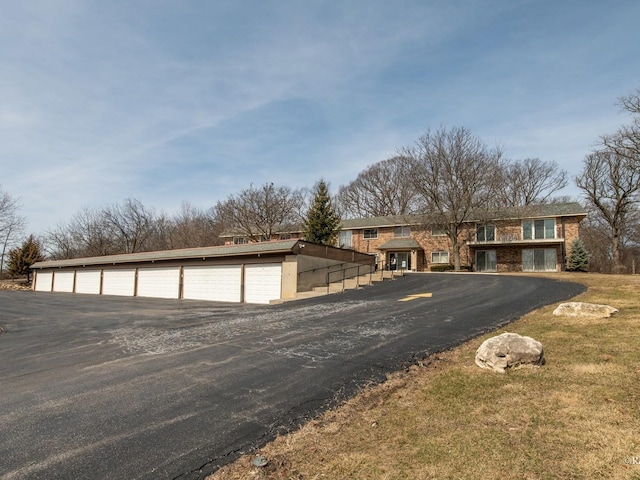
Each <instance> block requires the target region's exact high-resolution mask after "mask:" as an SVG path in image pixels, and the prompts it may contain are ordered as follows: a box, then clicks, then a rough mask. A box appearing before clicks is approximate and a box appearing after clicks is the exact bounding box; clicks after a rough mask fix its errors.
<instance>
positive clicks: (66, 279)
mask: <svg viewBox="0 0 640 480" xmlns="http://www.w3.org/2000/svg"><path fill="white" fill-rule="evenodd" d="M74 275H75V272H73V271H71V272H55V273H54V274H53V291H54V292H73V277H74Z"/></svg>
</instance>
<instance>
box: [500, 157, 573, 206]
mask: <svg viewBox="0 0 640 480" xmlns="http://www.w3.org/2000/svg"><path fill="white" fill-rule="evenodd" d="M499 172H500V178H499V181H500V183H501V188H498V189H496V196H495V200H496V207H521V206H527V205H533V204H540V203H544V202H546V201H548V200H549V198H551V196H552V195H553V194H554V193H556V192H557V191H559V190H562V189H563V188H564V187H566V186H567V177H568V174H567V172H566V171H565V170H562V169H561V168H560V167H559V166H558V164H557V163H555V162H544V161H542V160H540V159H539V158H525V159H524V160H515V161H508V162H504V163H503V164H502V168H501V169H500V170H499Z"/></svg>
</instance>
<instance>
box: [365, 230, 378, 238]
mask: <svg viewBox="0 0 640 480" xmlns="http://www.w3.org/2000/svg"><path fill="white" fill-rule="evenodd" d="M363 236H364V239H365V240H371V239H373V238H378V229H377V228H366V229H365V230H364V232H363Z"/></svg>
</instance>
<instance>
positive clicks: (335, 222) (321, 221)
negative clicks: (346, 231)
mask: <svg viewBox="0 0 640 480" xmlns="http://www.w3.org/2000/svg"><path fill="white" fill-rule="evenodd" d="M303 227H304V238H305V240H307V241H309V242H313V243H319V244H321V245H334V244H335V241H336V237H337V236H338V230H340V216H339V215H338V214H337V212H336V211H335V208H334V205H333V202H332V201H331V196H330V195H329V186H328V185H327V183H326V182H325V181H324V180H322V179H321V180H320V181H319V182H318V183H316V185H315V186H314V188H313V203H312V205H311V207H310V208H309V211H308V212H307V216H306V218H305V219H304V224H303Z"/></svg>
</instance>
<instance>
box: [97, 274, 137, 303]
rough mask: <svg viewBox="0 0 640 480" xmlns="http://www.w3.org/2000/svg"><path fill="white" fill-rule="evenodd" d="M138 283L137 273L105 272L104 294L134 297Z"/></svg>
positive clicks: (103, 276)
mask: <svg viewBox="0 0 640 480" xmlns="http://www.w3.org/2000/svg"><path fill="white" fill-rule="evenodd" d="M135 281H136V271H135V270H134V269H127V270H105V271H104V273H103V275H102V293H103V294H104V295H122V296H126V297H133V287H134V285H135Z"/></svg>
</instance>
